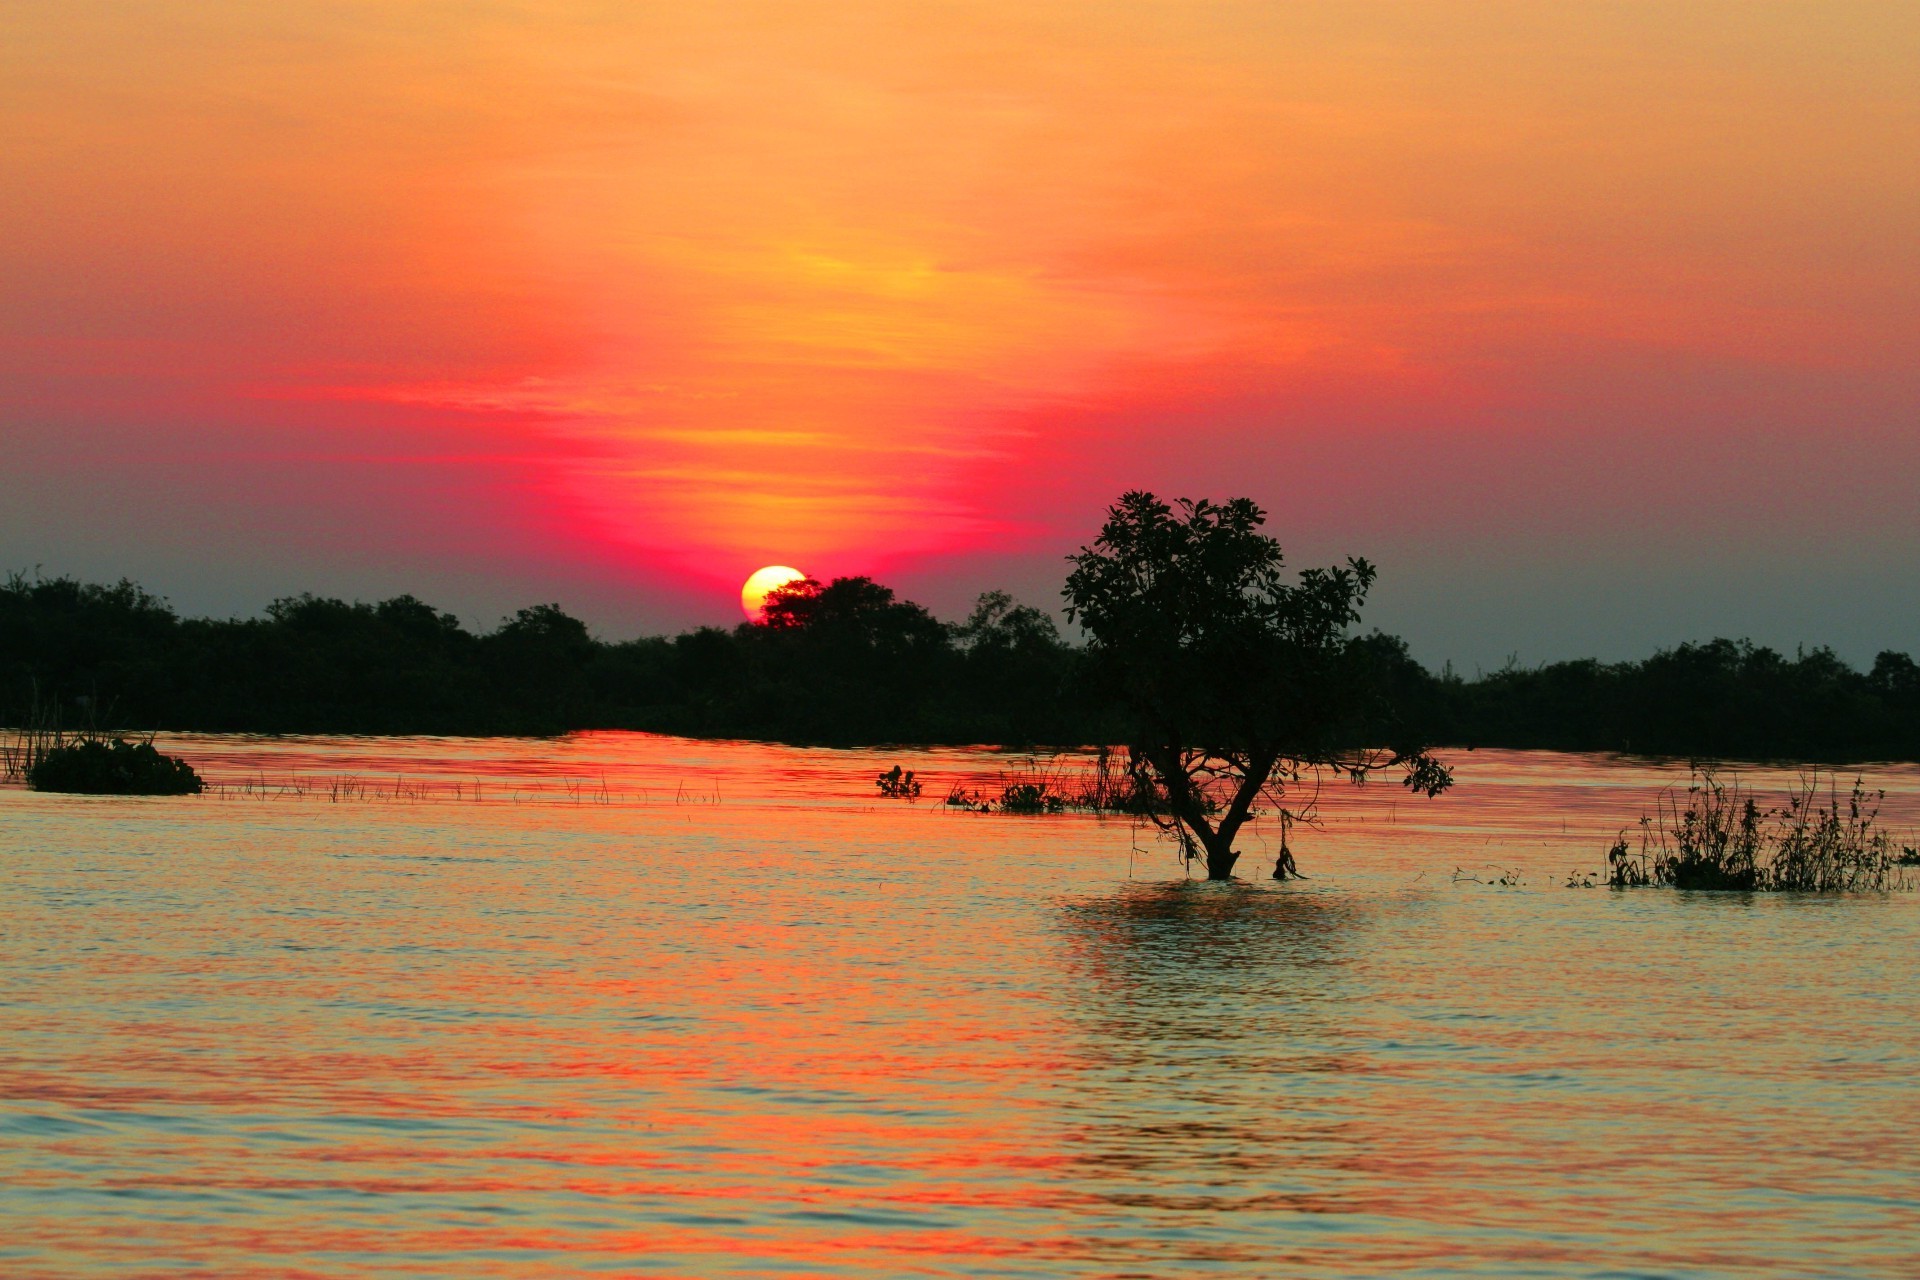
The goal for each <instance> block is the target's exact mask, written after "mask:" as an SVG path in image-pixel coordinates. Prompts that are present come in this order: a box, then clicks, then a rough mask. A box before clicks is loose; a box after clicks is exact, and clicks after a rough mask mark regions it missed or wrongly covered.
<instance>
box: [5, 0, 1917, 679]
mask: <svg viewBox="0 0 1920 1280" xmlns="http://www.w3.org/2000/svg"><path fill="white" fill-rule="evenodd" d="M0 14H3V15H4V18H3V19H0V21H4V24H5V29H6V32H7V34H6V37H5V39H4V40H0V147H4V152H0V154H4V156H5V181H4V183H0V281H3V282H4V288H3V289H0V443H3V444H4V454H3V455H0V460H3V462H4V466H5V473H4V474H5V475H6V477H7V483H6V485H5V488H4V494H5V499H4V502H0V551H4V564H0V568H7V569H31V568H32V567H33V566H34V565H35V564H39V565H41V566H43V568H44V570H45V571H46V572H48V573H74V574H78V575H80V576H83V577H89V578H96V579H99V578H118V577H120V576H123V575H125V576H130V577H133V578H135V579H137V580H140V581H142V582H144V583H145V584H146V585H147V586H148V587H150V588H151V589H153V590H155V591H158V592H160V593H162V594H164V595H167V596H168V597H170V598H171V599H172V600H173V601H174V603H175V604H176V605H177V606H178V607H179V608H180V609H181V610H182V611H183V612H188V613H215V614H220V615H223V616H224V615H227V614H247V613H253V612H255V611H257V610H259V609H260V608H261V607H262V606H264V605H265V604H266V602H267V601H268V600H269V599H271V598H273V597H274V596H277V595H284V594H290V593H294V592H297V591H301V590H314V591H320V592H325V593H330V594H339V595H344V596H349V597H354V596H358V597H362V598H369V599H371V598H378V597H381V596H386V595H391V594H396V593H399V592H402V591H411V592H414V593H415V594H418V595H420V596H422V597H424V598H426V599H429V600H431V601H434V602H436V603H440V604H443V605H445V606H447V607H450V608H453V609H455V610H456V611H458V612H460V613H461V614H462V615H463V616H465V617H467V618H469V619H470V620H471V621H474V622H476V623H478V624H481V625H491V624H492V623H493V622H494V621H496V620H497V619H498V618H499V616H500V615H501V614H503V613H506V612H508V611H510V610H511V609H513V608H516V607H518V606H521V605H525V604H529V603H533V602H536V601H544V600H557V601H559V602H560V603H561V604H563V605H564V606H565V607H567V608H568V609H569V610H570V611H571V612H574V613H576V614H578V615H580V616H583V617H585V618H588V619H589V620H590V621H592V622H593V623H594V625H595V627H596V629H597V630H599V631H600V633H601V634H603V635H608V636H624V635H630V634H633V633H635V632H637V631H642V630H645V631H655V630H676V629H679V628H680V627H683V626H687V625H691V624H694V623H700V622H714V623H719V624H722V625H731V624H732V623H733V622H734V621H736V620H737V619H738V617H739V603H738V599H739V590H740V584H741V581H742V580H743V579H744V578H745V577H746V576H747V574H748V573H749V572H751V571H752V570H753V569H755V568H757V567H759V566H761V565H764V564H791V565H795V566H798V567H800V568H802V569H804V570H806V571H807V572H809V573H811V574H813V575H814V576H816V577H820V578H826V577H831V576H834V575H839V574H849V573H866V574H872V575H874V576H877V577H879V578H880V579H881V580H883V581H886V582H888V583H890V584H892V585H895V586H896V587H898V588H900V589H901V590H902V591H903V593H904V594H907V595H909V596H911V597H912V598H915V599H918V600H921V601H923V602H924V603H927V604H928V605H930V606H932V607H933V608H934V609H935V610H936V612H939V613H942V614H943V615H944V616H949V617H952V616H957V615H960V614H962V613H964V611H965V608H966V605H967V603H968V602H969V601H970V600H971V598H972V597H973V595H975V594H977V593H978V592H979V591H982V590H985V589H988V588H993V587H1007V588H1009V589H1011V590H1013V591H1014V592H1015V593H1016V594H1017V595H1020V596H1021V597H1023V598H1025V599H1027V600H1029V601H1031V602H1033V603H1038V604H1042V605H1045V606H1048V607H1054V606H1056V605H1057V599H1058V597H1057V592H1058V588H1059V583H1060V580H1061V578H1062V577H1063V573H1064V569H1063V562H1062V559H1061V558H1062V557H1063V556H1064V555H1065V554H1067V553H1068V552H1070V551H1072V550H1074V549H1075V548H1076V547H1077V546H1078V545H1079V544H1081V543H1082V542H1085V541H1087V540H1089V539H1090V538H1091V537H1092V536H1093V534H1094V532H1095V530H1096V529H1097V527H1098V524H1099V521H1100V517H1101V513H1102V510H1103V508H1104V506H1105V504H1106V503H1108V502H1110V501H1111V500H1112V499H1113V498H1114V497H1116V496H1117V495H1118V494H1119V493H1120V492H1121V491H1122V490H1123V489H1128V488H1149V489H1152V490H1155V491H1156V492H1159V493H1161V494H1163V495H1165V496H1175V495H1181V494H1185V495H1191V496H1196V497H1198V496H1211V497H1216V498H1225V497H1228V496H1235V495H1241V494H1244V495H1247V496H1250V497H1253V498H1254V499H1256V500H1257V501H1259V502H1260V503H1262V504H1263V505H1264V506H1266V507H1267V508H1268V509H1269V510H1270V511H1271V512H1272V523H1271V528H1272V530H1273V532H1274V533H1275V534H1276V535H1277V536H1278V537H1279V538H1280V539H1281V541H1282V542H1283V544H1284V545H1285V546H1286V547H1287V549H1288V552H1289V559H1290V560H1291V561H1292V562H1293V563H1295V564H1296V565H1306V564H1309V563H1315V562H1322V561H1329V560H1335V559H1338V558H1340V557H1343V556H1346V555H1350V554H1352V555H1366V556H1368V557H1370V558H1371V559H1373V560H1374V561H1376V563H1378V564H1379V565H1380V566H1381V570H1382V574H1381V584H1380V587H1379V588H1378V590H1377V592H1376V595H1375V598H1374V604H1373V606H1372V607H1371V609H1370V610H1369V613H1368V621H1369V622H1370V623H1373V624H1377V625H1380V626H1382V627H1385V628H1387V629H1388V630H1392V631H1396V632H1399V633H1401V634H1404V635H1405V636H1407V637H1408V638H1409V639H1410V640H1411V641H1412V642H1413V645H1414V651H1415V653H1416V655H1417V656H1419V657H1421V658H1422V659H1423V660H1426V661H1428V662H1431V663H1434V664H1436V665H1437V664H1438V663H1439V662H1441V661H1443V660H1446V659H1452V660H1453V661H1455V662H1456V663H1460V664H1463V665H1465V666H1467V667H1468V668H1471V667H1472V666H1474V665H1484V666H1493V665H1497V664H1498V663H1499V662H1500V661H1501V660H1502V659H1503V658H1504V657H1506V655H1508V654H1510V653H1514V654H1518V655H1519V657H1520V658H1521V659H1522V660H1524V661H1529V662H1532V661H1539V660H1546V659H1553V658H1561V657H1571V656H1583V655H1589V654H1591V655H1598V656H1602V657H1626V656H1639V655H1642V654H1644V653H1647V652H1650V651H1651V650H1652V649H1653V648H1655V647H1657V646H1663V645H1670V644H1672V643H1675V642H1678V641H1680V640H1685V639H1700V638H1706V637H1709V636H1712V635H1716V634H1725V635H1734V636H1740V635H1750V636H1752V637H1753V638H1754V639H1756V640H1759V641H1763V642H1766V643H1771V644H1774V645H1777V646H1783V647H1787V648H1791V647H1792V646H1793V645H1795V644H1796V643H1801V642H1804V643H1807V644H1810V645H1811V644H1820V643H1826V644H1831V645H1833V646H1835V647H1836V648H1838V649H1839V650H1840V651H1841V653H1842V654H1843V655H1845V656H1847V657H1849V658H1852V659H1854V660H1855V661H1870V660H1871V658H1872V655H1873V653H1874V652H1875V651H1876V650H1878V649H1882V648H1900V649H1907V650H1912V651H1916V652H1920V71H1917V70H1916V69H1920V5H1915V4H1913V3H1911V0H1888V2H1887V3H1863V2H1848V0H1833V2H1828V3H1812V2H1806V3H1766V2H1764V0H1748V2H1743V3H1720V4H1716V3H1693V4H1685V5H1676V4H1670V3H1669V4H1658V3H1646V4H1638V3H1620V4H1594V5H1547V4H1540V3H1536V2H1532V0H1529V2H1528V3H1513V4H1506V3H1489V2H1485V0H1475V2H1474V3H1465V2H1464V0H1462V2H1450V3H1437V2H1427V3H1419V2H1402V3H1367V2H1365V0H1357V2H1356V0H1343V2H1341V3H1326V4H1315V3H1299V4H1294V3H1279V2H1276V0H1260V2H1258V3H1253V2H1247V3H1241V2H1237V0H1233V2H1228V0H1218V2H1215V0H1178V2H1166V3H1161V2H1157V0H1156V2H1145V0H1102V2H1101V3H1098V4H1094V3H1080V2H1079V0H1049V2H1048V3H1045V4H1033V3H1013V2H1012V0H980V2H975V3H936V2H921V3H912V4H908V3H901V2H894V3H879V2H863V0H836V2H833V3H817V4H805V3H794V2H793V0H777V2H775V0H768V2H766V3H715V4H685V3H675V4H665V3H652V2H651V0H597V2H594V0H547V2H545V3H541V2H538V0H519V2H515V0H494V2H492V3H488V2H486V0H476V2H474V3H462V4H444V3H432V4H428V3H419V4H409V3H400V2H397V0H334V2H332V3H316V2H312V0H277V2H276V3H274V4H270V5H269V4H259V3H254V2H251V0H249V2H248V3H240V2H239V0H196V3H193V4H177V3H174V4H170V3H161V2H159V0H145V2H136V0H118V2H107V0H59V2H58V3H55V2H53V0H5V2H3V3H0Z"/></svg>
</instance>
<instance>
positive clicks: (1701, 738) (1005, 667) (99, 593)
mask: <svg viewBox="0 0 1920 1280" xmlns="http://www.w3.org/2000/svg"><path fill="white" fill-rule="evenodd" d="M1343 643H1344V644H1345V645H1346V646H1347V647H1348V649H1349V650H1350V651H1351V653H1352V655H1353V656H1354V657H1355V658H1358V659H1364V661H1365V663H1366V670H1367V671H1368V672H1369V677H1368V678H1369V681H1370V682H1371V684H1370V687H1373V688H1376V689H1378V690H1381V691H1384V692H1383V696H1382V705H1390V706H1391V707H1392V709H1393V710H1392V716H1393V724H1392V725H1391V726H1390V729H1391V732H1393V733H1395V734H1399V735H1403V736H1404V737H1405V738H1406V739H1407V740H1408V741H1420V742H1424V743H1432V744H1438V745H1447V746H1467V747H1472V746H1490V747H1545V748H1555V749H1560V750H1590V751H1631V752H1639V753H1646V754H1656V755H1674V756H1697V757H1718V758H1750V759H1764V758H1778V759H1787V758H1791V759H1805V760H1831V761H1840V760H1865V759H1905V760H1913V759H1920V666H1917V665H1916V664H1915V662H1914V661H1913V659H1912V658H1911V657H1910V656H1908V655H1907V654H1904V653H1895V652H1886V653H1882V654H1880V655H1879V656H1878V658H1876V659H1875V661H1874V663H1873V665H1872V667H1871V669H1869V670H1867V671H1860V670H1857V669H1855V668H1853V667H1852V666H1849V665H1848V664H1847V663H1846V662H1844V661H1842V660H1841V659H1840V658H1838V657H1837V656H1835V655H1834V654H1833V653H1832V652H1831V651H1830V650H1827V649H1824V648H1822V649H1813V650H1810V651H1803V652H1799V653H1796V654H1794V655H1792V656H1787V655H1783V654H1781V653H1778V652H1776V651H1774V650H1772V649H1768V648H1764V647H1760V646H1756V645H1752V644H1749V643H1747V642H1745V641H1731V640H1713V641H1710V642H1707V643H1703V644H1682V645H1679V646H1678V647H1676V648H1673V649H1669V650H1664V651H1661V652H1659V653H1656V654H1654V655H1653V656H1652V657H1650V658H1647V659H1645V660H1643V661H1638V662H1619V663H1603V662H1598V661H1594V660H1583V661H1574V662H1559V663H1551V664H1548V665H1544V666H1538V667H1521V666H1518V665H1515V664H1509V665H1508V666H1507V667H1505V668H1502V669H1501V670H1498V671H1494V672H1491V673H1486V674H1480V675H1476V676H1475V677H1474V678H1472V679H1467V678H1463V677H1462V676H1460V675H1458V674H1456V673H1454V672H1452V671H1451V670H1443V671H1440V672H1437V673H1436V672H1431V671H1428V670H1427V669H1426V668H1424V667H1422V666H1421V665H1420V664H1419V663H1418V662H1417V661H1415V660H1414V659H1413V658H1412V656H1411V655H1410V654H1409V653H1408V651H1407V646H1406V645H1405V644H1404V643H1403V642H1402V641H1400V640H1399V639H1397V638H1396V637H1393V636H1388V635H1385V634H1382V633H1379V632H1373V633H1370V634H1365V635H1358V636H1354V637H1351V638H1349V639H1346V640H1345V641H1343ZM1096 666H1097V664H1096V662H1095V661H1094V659H1093V657H1092V656H1090V651H1089V649H1088V648H1086V647H1084V646H1081V645H1078V644H1073V643H1070V642H1069V641H1068V640H1067V639H1066V638H1064V637H1063V636H1062V635H1061V634H1060V632H1059V630H1058V628H1057V627H1056V626H1055V624H1054V622H1053V619H1052V618H1051V617H1050V616H1049V615H1047V614H1046V613H1044V612H1042V611H1040V610H1038V609H1035V608H1032V607H1031V606H1028V605H1023V604H1019V603H1017V602H1015V601H1014V600H1012V599H1011V598H1010V597H1009V596H1007V595H1006V594H1005V593H1002V592H993V593H989V594H987V595H985V596H982V597H981V598H980V601H979V603H978V604H977V606H976V607H975V608H974V610H973V611H972V613H971V614H970V616H968V617H967V618H966V619H964V620H962V621H958V622H948V621H942V620H940V619H938V618H936V617H934V616H933V615H932V614H931V613H930V612H928V611H927V610H926V609H925V608H923V607H921V606H920V605H917V604H914V603H913V602H911V601H907V600H902V599H900V598H898V596H897V595H896V594H895V593H894V592H893V591H892V590H891V589H889V588H887V587H885V586H883V585H881V584H880V583H877V582H873V581H871V580H870V579H867V578H837V579H834V580H833V581H831V582H828V583H824V584H818V583H815V584H807V585H804V586H803V588H802V589H800V590H798V591H794V592H783V593H780V595H779V596H777V597H776V599H775V601H774V603H773V607H772V608H770V609H769V612H768V615H767V617H766V619H765V621H764V622H761V623H743V624H741V625H739V626H737V627H734V628H731V629H726V628H720V627H702V628H699V629H696V630H692V631H687V632H684V633H682V634H679V635H674V636H646V637H641V638H638V639H631V640H621V641H607V640H601V639H597V638H596V637H594V636H593V635H592V634H591V633H590V632H589V630H588V628H587V626H586V625H585V624H584V623H583V622H581V621H580V620H579V619H577V618H574V617H572V616H570V615H569V614H567V613H566V612H565V611H563V610H562V609H561V608H560V607H559V606H558V605H555V604H542V605H535V606H532V607H530V608H526V609H521V610H519V611H518V612H517V613H515V614H514V615H513V616H511V617H509V618H506V619H503V620H502V621H501V623H500V624H499V625H498V626H497V627H495V628H494V629H493V630H491V631H488V632H484V633H476V632H474V631H471V630H469V629H467V628H466V627H465V626H463V625H462V624H461V623H460V621H459V620H458V619H457V618H455V617H454V616H453V615H452V614H449V613H446V612H443V611H441V610H438V609H436V608H434V607H433V606H431V605H429V604H426V603H424V602H422V601H420V600H418V599H416V598H414V597H412V596H400V597H396V598H394V599H391V600H383V601H379V602H377V603H362V602H348V601H343V600H336V599H328V598H323V597H316V596H312V595H301V596H292V597H287V598H283V599H280V600H276V601H274V602H273V603H272V604H271V605H269V606H268V608H267V610H266V613H265V615H264V616H263V617H258V618H244V619H227V620H220V619H210V618H182V617H180V616H179V615H178V614H177V613H176V612H175V611H174V610H173V609H172V608H171V607H170V606H169V605H168V604H167V603H166V602H165V601H164V600H162V599H160V598H158V597H156V596H154V595H152V594H150V593H149V592H147V591H145V590H144V589H142V588H141V587H139V586H138V585H135V584H134V583H131V582H126V581H122V582H119V583H115V584H111V585H103V584H95V583H85V582H80V581H77V580H75V579H72V578H67V577H58V578H42V577H27V576H24V575H14V576H12V577H10V578H9V579H7V580H6V582H5V583H4V585H0V722H4V721H12V722H13V723H15V724H19V723H23V722H24V721H25V720H26V719H27V718H28V717H31V716H41V717H45V716H47V715H57V716H58V717H60V718H62V719H64V720H65V721H66V722H67V723H68V724H74V723H77V722H80V721H86V720H93V721H97V722H99V723H100V725H101V727H103V728H116V729H117V728H127V729H161V730H200V731H234V732H255V733H366V734H551V733H559V732H565V731H568V730H574V729H644V730H653V731H658V732H666V733H677V734H685V735H689V736H695V737H745V738H763V739H774V740H781V741H789V742H813V743H828V744H870V743H888V742H897V743H974V742H986V743H1001V744H1007V745H1039V744H1047V745H1065V744H1085V743H1096V742H1120V741H1126V740H1127V732H1128V725H1127V724H1126V723H1124V722H1123V721H1122V719H1121V718H1120V717H1121V716H1122V715H1123V714H1124V710H1123V709H1116V707H1115V704H1114V702H1113V700H1112V699H1111V697H1109V696H1106V695H1107V693H1108V692H1110V691H1109V690H1103V689H1102V688H1101V678H1100V677H1101V673H1100V672H1098V671H1097V670H1095V668H1096Z"/></svg>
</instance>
